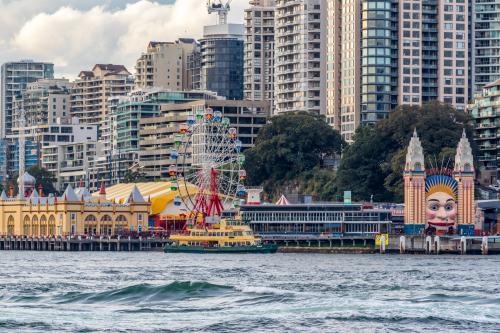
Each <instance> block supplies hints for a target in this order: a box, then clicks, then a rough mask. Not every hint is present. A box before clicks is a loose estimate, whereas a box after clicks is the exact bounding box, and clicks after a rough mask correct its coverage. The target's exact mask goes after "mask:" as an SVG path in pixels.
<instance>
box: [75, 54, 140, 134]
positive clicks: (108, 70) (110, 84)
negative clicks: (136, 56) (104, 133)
mask: <svg viewBox="0 0 500 333" xmlns="http://www.w3.org/2000/svg"><path fill="white" fill-rule="evenodd" d="M132 87H133V80H132V78H131V74H130V73H129V72H128V71H127V69H126V68H125V66H123V65H112V64H97V65H95V66H94V68H93V69H92V70H91V71H82V72H80V74H79V75H78V79H77V80H76V81H75V82H74V85H73V88H72V91H71V115H72V116H74V117H77V118H79V119H80V122H81V123H83V124H92V125H99V124H100V123H101V122H102V121H103V120H104V119H105V118H106V117H107V116H108V108H107V106H108V98H110V97H113V96H125V95H127V93H129V92H130V91H131V90H132Z"/></svg>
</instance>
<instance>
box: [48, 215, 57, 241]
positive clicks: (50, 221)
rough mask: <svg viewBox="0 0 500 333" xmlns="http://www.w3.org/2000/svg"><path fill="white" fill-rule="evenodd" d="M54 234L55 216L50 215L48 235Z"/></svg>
mask: <svg viewBox="0 0 500 333" xmlns="http://www.w3.org/2000/svg"><path fill="white" fill-rule="evenodd" d="M55 234H56V217H55V216H54V215H50V217H49V235H51V236H55Z"/></svg>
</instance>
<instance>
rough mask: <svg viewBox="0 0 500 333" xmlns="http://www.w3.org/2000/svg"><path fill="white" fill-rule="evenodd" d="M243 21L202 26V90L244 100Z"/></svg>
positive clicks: (227, 97)
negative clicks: (241, 22) (240, 22)
mask: <svg viewBox="0 0 500 333" xmlns="http://www.w3.org/2000/svg"><path fill="white" fill-rule="evenodd" d="M243 42H244V26H243V25H242V24H232V23H226V24H216V25H209V26H205V27H203V38H202V39H200V46H201V89H202V90H204V91H213V92H216V93H217V95H219V96H223V97H225V98H226V99H235V100H241V99H243Z"/></svg>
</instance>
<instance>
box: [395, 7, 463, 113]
mask: <svg viewBox="0 0 500 333" xmlns="http://www.w3.org/2000/svg"><path fill="white" fill-rule="evenodd" d="M468 26H469V24H468V5H467V4H466V3H465V1H463V0H458V1H452V0H447V1H442V0H434V1H409V0H403V1H399V22H398V27H399V45H398V49H399V70H398V73H399V75H398V77H399V91H398V95H399V98H398V101H399V104H422V103H424V102H428V101H431V100H436V99H437V100H439V101H441V102H444V103H447V104H450V105H453V106H454V107H455V108H457V109H458V110H461V111H464V110H465V108H466V105H467V101H468V80H469V77H468V75H469V74H468V73H469V71H468V49H469V41H468Z"/></svg>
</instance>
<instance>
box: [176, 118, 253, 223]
mask: <svg viewBox="0 0 500 333" xmlns="http://www.w3.org/2000/svg"><path fill="white" fill-rule="evenodd" d="M241 147H242V143H241V141H240V140H238V139H237V130H236V128H234V127H231V126H230V122H229V119H228V118H226V117H222V113H221V112H220V111H215V112H214V111H213V110H212V109H211V108H207V109H200V110H198V111H197V112H196V114H195V115H190V116H188V119H187V122H186V123H183V124H181V125H180V130H179V133H178V134H177V135H176V136H175V148H172V150H171V152H170V157H171V159H172V160H174V161H175V164H172V165H170V166H169V170H168V173H169V175H170V177H171V181H172V188H171V190H174V191H178V192H179V194H178V195H176V196H175V198H174V204H175V205H176V206H181V205H184V207H185V208H186V210H187V211H188V215H189V216H188V223H187V224H192V225H195V224H199V223H201V224H202V225H205V224H207V223H209V224H210V223H217V222H218V221H219V220H220V217H221V216H222V212H223V211H224V209H225V208H228V207H230V206H233V207H237V206H238V205H239V204H240V201H241V199H239V197H241V196H243V195H245V187H244V186H243V184H242V182H243V181H244V180H245V178H246V172H245V170H244V169H243V168H242V166H243V163H244V162H245V157H244V155H243V154H242V153H241ZM190 184H192V185H195V187H193V186H190ZM193 188H196V190H193Z"/></svg>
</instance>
